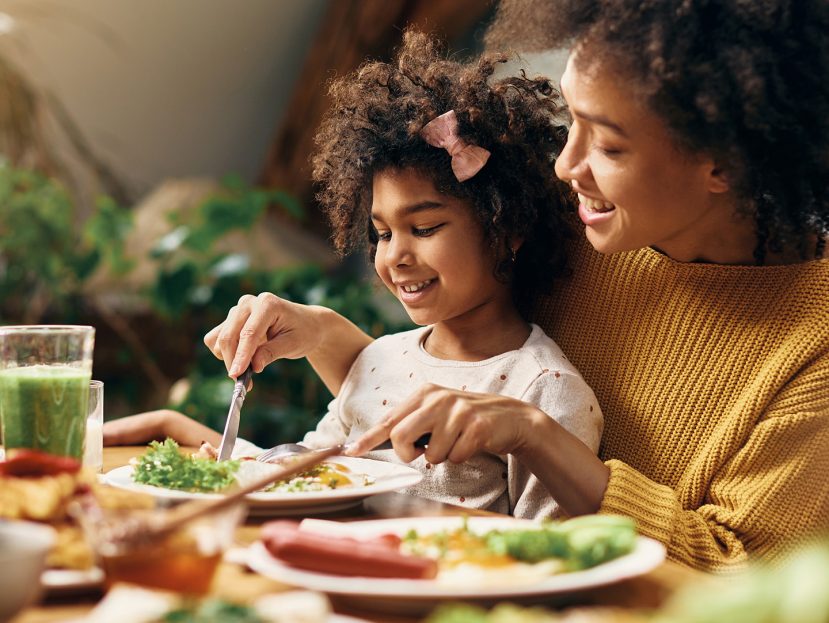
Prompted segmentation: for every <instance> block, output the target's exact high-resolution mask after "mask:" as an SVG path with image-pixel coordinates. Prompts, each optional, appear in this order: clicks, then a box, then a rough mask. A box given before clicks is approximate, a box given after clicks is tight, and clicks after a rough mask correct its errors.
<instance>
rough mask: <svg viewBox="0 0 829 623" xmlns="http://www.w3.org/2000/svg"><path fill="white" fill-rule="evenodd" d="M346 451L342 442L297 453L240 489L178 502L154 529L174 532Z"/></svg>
mask: <svg viewBox="0 0 829 623" xmlns="http://www.w3.org/2000/svg"><path fill="white" fill-rule="evenodd" d="M342 452H343V446H342V445H339V446H332V447H330V448H324V449H322V450H312V451H311V452H307V453H304V454H298V455H296V456H293V457H291V459H290V461H289V462H288V463H287V464H286V465H284V466H282V467H281V469H277V470H275V471H273V472H271V473H270V474H269V475H268V476H263V477H261V478H260V479H258V480H256V481H254V482H252V483H250V484H249V485H247V486H245V487H242V488H240V489H237V490H236V491H234V492H233V493H229V494H227V495H225V496H224V497H222V498H220V499H218V500H208V501H206V502H204V501H201V500H199V501H193V502H186V503H184V504H181V505H180V506H177V507H176V508H175V509H174V510H172V511H171V512H170V513H169V514H168V515H167V518H166V519H165V521H163V522H162V523H161V524H159V525H158V526H156V528H155V530H154V531H156V530H157V531H158V532H163V533H165V534H166V533H169V532H172V531H174V530H176V529H177V528H179V527H181V526H182V525H184V524H185V523H187V522H188V521H192V520H194V519H198V518H199V517H203V516H205V515H208V514H210V513H214V512H216V511H218V510H221V509H223V508H226V507H228V506H232V505H233V504H235V503H236V502H237V501H239V500H240V499H241V498H243V497H244V496H246V495H248V494H249V493H254V492H256V491H259V490H260V489H263V488H264V487H266V486H268V485H269V484H271V483H273V482H277V481H278V480H285V479H287V478H290V477H291V476H295V475H296V474H299V473H301V472H304V471H307V470H309V469H311V468H312V467H314V466H315V465H318V464H319V463H322V462H323V461H324V460H325V459H327V458H330V457H332V456H335V455H337V454H342Z"/></svg>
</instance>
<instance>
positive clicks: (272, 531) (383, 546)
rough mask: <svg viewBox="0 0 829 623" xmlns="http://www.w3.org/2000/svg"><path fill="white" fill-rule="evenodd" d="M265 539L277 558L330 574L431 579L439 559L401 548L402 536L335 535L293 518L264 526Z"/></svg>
mask: <svg viewBox="0 0 829 623" xmlns="http://www.w3.org/2000/svg"><path fill="white" fill-rule="evenodd" d="M261 535H262V541H263V543H264V544H265V547H266V548H267V549H268V551H269V552H270V553H271V554H272V555H274V556H275V557H276V558H278V559H279V560H281V561H282V562H284V563H285V564H288V565H290V566H292V567H297V568H299V569H306V570H308V571H315V572H318V573H328V574H331V575H346V576H359V577H367V578H406V579H417V580H423V579H432V578H434V577H435V576H436V575H437V572H438V566H437V562H435V561H434V560H431V559H429V558H420V557H417V556H407V555H406V554H401V553H400V552H399V551H398V548H399V546H400V539H399V538H397V537H393V538H389V537H390V536H393V535H381V536H379V537H375V538H373V539H369V540H358V539H351V538H347V537H332V536H326V535H324V534H320V533H316V532H306V531H302V530H300V529H299V524H297V523H295V522H292V521H272V522H269V523H266V524H265V525H263V526H262V533H261Z"/></svg>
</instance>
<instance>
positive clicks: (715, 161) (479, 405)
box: [205, 0, 829, 570]
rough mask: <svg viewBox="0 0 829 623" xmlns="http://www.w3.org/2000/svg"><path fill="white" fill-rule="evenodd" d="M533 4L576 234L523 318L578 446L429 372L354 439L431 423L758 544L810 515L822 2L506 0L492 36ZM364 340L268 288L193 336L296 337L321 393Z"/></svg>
mask: <svg viewBox="0 0 829 623" xmlns="http://www.w3.org/2000/svg"><path fill="white" fill-rule="evenodd" d="M519 4H520V6H519ZM526 15H533V16H534V17H536V18H538V19H532V20H526V22H524V21H522V19H521V16H526ZM533 25H540V26H542V27H543V28H541V29H536V30H537V31H538V32H537V33H536V34H537V37H540V38H537V39H536V40H535V43H539V42H540V44H541V47H548V48H552V47H556V46H559V45H562V44H566V43H572V52H571V56H570V59H569V62H568V65H567V69H566V71H565V74H564V77H563V78H562V90H563V94H564V96H565V99H566V100H567V102H568V105H569V107H570V111H571V114H572V118H573V124H572V127H571V130H570V134H569V138H568V142H567V145H566V147H565V149H564V151H563V152H562V154H561V155H560V157H559V158H558V160H557V163H556V173H557V175H558V176H559V177H560V178H562V179H563V180H566V181H568V182H569V183H570V184H571V185H572V187H573V190H574V191H575V193H576V194H577V196H578V204H579V207H578V215H579V217H580V219H581V221H582V222H583V224H584V227H585V233H586V239H587V241H589V244H586V243H584V242H581V243H580V244H578V245H576V247H577V248H575V249H574V250H573V252H574V259H573V261H572V264H573V266H572V267H573V274H572V276H571V277H569V278H567V279H565V280H563V281H562V282H561V283H560V284H559V285H558V286H557V287H556V288H555V290H554V292H553V293H552V294H551V295H549V296H547V297H544V298H542V299H541V300H539V301H538V305H537V310H536V315H535V318H536V320H537V321H538V322H539V323H540V324H541V326H542V327H544V328H545V330H546V331H547V332H548V333H549V334H550V335H551V337H552V338H553V339H555V340H556V341H557V342H559V344H560V345H561V346H562V348H563V349H564V352H565V353H567V354H568V356H569V357H570V359H571V360H572V362H573V363H574V364H575V365H576V367H577V368H579V369H581V370H582V372H583V374H584V377H585V379H586V380H587V382H588V384H590V385H591V386H592V387H593V388H594V390H595V392H596V395H597V396H598V399H599V402H600V404H601V407H602V409H603V411H604V414H605V434H604V438H603V441H602V447H601V450H600V456H599V458H597V457H595V456H594V455H593V454H592V453H591V452H590V451H589V450H588V448H587V447H586V446H584V445H583V444H582V443H581V442H579V441H578V440H577V439H576V438H575V437H573V436H572V435H570V434H569V433H567V432H566V431H565V430H564V429H563V428H561V426H559V425H557V424H556V423H555V421H553V420H551V419H550V418H548V417H546V416H544V414H543V413H541V412H540V411H539V410H538V409H536V408H534V407H532V406H531V405H527V404H524V403H521V402H519V401H516V400H514V399H510V398H506V397H502V396H495V395H483V394H471V393H467V392H462V391H459V390H455V389H449V388H441V387H438V386H434V385H429V386H426V387H423V388H421V389H420V390H418V391H417V392H415V393H414V394H413V395H412V396H409V397H408V399H407V400H405V401H404V402H403V404H401V405H400V406H399V407H398V408H396V409H395V410H394V411H393V413H392V415H391V416H390V417H389V418H388V419H387V420H386V421H385V422H384V423H382V424H381V425H379V426H377V427H376V428H375V429H373V430H371V431H369V432H368V433H367V434H366V435H365V436H364V437H363V438H362V439H361V440H360V442H359V443H358V445H357V447H355V448H354V453H355V454H361V453H364V452H366V451H368V450H369V449H370V448H371V447H373V446H374V445H375V444H377V443H380V442H381V441H383V440H385V439H386V438H388V437H390V438H391V439H392V441H393V442H394V447H395V450H396V451H397V453H398V454H399V455H400V457H401V458H402V459H404V460H412V459H414V458H415V457H416V456H417V455H418V454H419V452H420V451H418V450H416V449H415V448H414V447H413V446H412V442H413V440H414V439H416V438H417V437H418V436H419V435H421V434H422V433H424V432H427V431H431V432H432V440H431V443H430V444H429V447H428V448H427V449H426V451H425V455H426V459H427V460H428V461H429V462H431V463H440V462H442V461H445V460H450V461H454V462H460V461H464V460H466V459H468V458H469V457H470V456H472V455H473V454H475V453H477V452H491V453H496V454H512V455H514V456H515V457H516V458H517V459H518V460H519V461H521V462H523V463H524V464H525V465H526V466H527V467H529V469H530V470H531V471H532V472H533V473H534V474H535V475H536V476H537V477H538V478H539V479H540V480H541V481H542V482H543V483H544V485H545V486H546V487H547V489H548V490H549V491H550V493H551V494H552V495H553V497H554V498H556V499H557V500H558V502H559V504H560V505H561V507H562V508H563V509H564V510H565V511H566V512H568V513H570V514H580V513H588V512H597V511H598V512H607V513H622V514H626V515H630V516H632V517H634V518H635V519H636V521H637V524H638V527H639V530H640V531H641V532H642V533H643V534H645V535H648V536H651V537H654V538H657V539H659V540H661V541H662V542H664V543H665V544H666V546H667V547H668V551H669V556H670V557H671V558H672V559H674V560H677V561H680V562H682V563H685V564H687V565H690V566H694V567H698V568H702V569H708V570H727V569H730V568H734V567H735V566H739V565H742V564H743V563H744V562H745V561H746V560H747V558H748V557H749V556H752V555H754V556H762V557H765V558H767V559H774V558H776V557H778V556H779V555H780V554H782V553H783V552H785V551H786V550H787V549H788V547H789V546H790V543H791V541H793V540H796V539H799V538H805V537H808V536H810V535H814V534H816V533H818V532H820V531H822V530H823V529H825V528H826V527H827V526H829V488H828V487H827V485H826V476H827V474H829V260H827V259H823V256H824V248H825V246H824V239H825V236H826V234H827V232H828V231H829V196H827V188H826V186H827V180H829V86H827V85H829V40H828V39H827V38H826V37H825V33H826V32H829V4H827V3H826V2H824V1H822V0H791V1H786V0H776V1H775V0H758V1H756V2H752V3H736V2H725V1H721V2H713V1H711V2H699V3H696V2H691V1H680V0H660V1H659V2H652V3H647V4H644V5H643V4H642V3H641V2H640V1H639V0H616V1H610V0H608V1H604V2H587V1H583V2H578V1H571V2H566V3H565V2H561V3H559V2H554V1H552V0H550V1H546V2H544V1H541V0H536V1H532V2H527V1H526V0H525V1H524V2H521V3H509V2H508V3H507V4H505V5H503V6H502V7H501V10H500V15H499V18H498V21H497V22H496V24H495V27H494V28H493V30H492V31H491V39H492V40H498V39H499V37H501V38H503V33H506V34H507V35H509V33H517V32H521V33H527V32H528V31H529V30H530V29H531V28H532V26H533ZM530 34H532V33H530ZM511 42H512V43H514V42H515V40H514V39H513V40H512V41H511ZM518 43H520V44H523V43H526V42H524V41H520V42H518ZM369 341H370V340H369V338H368V337H366V336H365V335H364V334H362V333H361V332H360V331H359V330H357V329H356V327H354V326H353V325H351V324H350V323H348V322H347V321H345V320H344V319H342V318H340V317H338V316H336V315H335V314H333V313H332V312H330V311H328V310H322V309H318V308H302V307H300V306H297V305H294V304H292V303H289V302H286V301H282V300H279V299H276V297H273V296H272V295H268V294H264V295H260V296H259V297H256V298H254V297H243V299H241V300H240V302H239V305H238V306H237V307H235V308H233V309H232V310H231V311H230V313H229V315H228V318H227V320H226V321H225V322H224V323H223V324H222V325H220V326H219V327H216V329H214V330H213V331H211V332H210V333H209V334H208V335H207V336H206V338H205V342H206V344H207V345H208V347H210V348H211V350H212V351H213V352H214V353H215V354H216V356H217V357H219V358H221V359H223V360H224V361H226V362H228V364H229V373H230V375H231V376H237V375H238V374H239V373H241V371H242V370H244V369H245V367H246V366H247V365H248V363H249V362H250V361H251V360H252V362H253V366H254V369H255V370H257V371H259V370H261V369H262V368H263V367H264V366H265V365H267V363H269V362H270V361H273V360H274V359H276V358H278V357H299V356H306V357H308V358H309V360H310V361H311V363H312V364H313V365H314V366H315V368H316V370H317V371H318V372H319V373H320V375H321V376H322V378H323V379H324V381H325V382H326V384H327V385H328V387H329V388H330V389H331V390H332V391H333V392H334V393H335V394H336V393H337V391H338V390H339V386H340V383H341V382H342V379H343V378H344V377H345V374H346V372H347V371H348V368H349V366H350V365H351V363H352V361H353V360H354V358H355V357H356V355H357V353H359V351H360V350H361V349H362V348H363V347H364V346H365V345H366V344H367V343H368V342H369Z"/></svg>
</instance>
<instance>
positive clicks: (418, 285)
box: [400, 279, 434, 292]
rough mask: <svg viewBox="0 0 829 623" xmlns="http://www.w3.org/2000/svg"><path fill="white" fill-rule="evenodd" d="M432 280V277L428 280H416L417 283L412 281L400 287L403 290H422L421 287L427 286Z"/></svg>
mask: <svg viewBox="0 0 829 623" xmlns="http://www.w3.org/2000/svg"><path fill="white" fill-rule="evenodd" d="M433 281H434V279H429V280H428V281H418V282H417V283H412V284H409V285H407V286H400V288H401V289H402V290H403V291H404V292H417V291H418V290H422V289H423V288H425V287H426V286H428V285H429V284H430V283H432V282H433Z"/></svg>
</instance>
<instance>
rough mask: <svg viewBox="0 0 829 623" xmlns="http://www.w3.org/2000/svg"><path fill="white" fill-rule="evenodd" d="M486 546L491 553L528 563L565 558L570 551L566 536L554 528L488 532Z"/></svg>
mask: <svg viewBox="0 0 829 623" xmlns="http://www.w3.org/2000/svg"><path fill="white" fill-rule="evenodd" d="M486 546H487V548H488V549H489V551H491V552H492V553H493V554H498V555H507V556H511V557H512V558H515V559H516V560H521V561H523V562H530V563H533V562H539V561H541V560H546V559H547V558H566V557H567V555H568V554H569V551H570V547H569V544H568V542H567V536H566V535H565V534H563V533H561V532H560V531H558V530H555V529H545V530H507V531H504V532H490V533H489V534H488V535H487V537H486Z"/></svg>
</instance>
